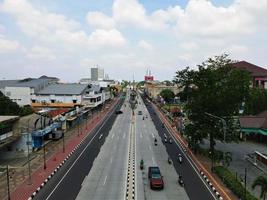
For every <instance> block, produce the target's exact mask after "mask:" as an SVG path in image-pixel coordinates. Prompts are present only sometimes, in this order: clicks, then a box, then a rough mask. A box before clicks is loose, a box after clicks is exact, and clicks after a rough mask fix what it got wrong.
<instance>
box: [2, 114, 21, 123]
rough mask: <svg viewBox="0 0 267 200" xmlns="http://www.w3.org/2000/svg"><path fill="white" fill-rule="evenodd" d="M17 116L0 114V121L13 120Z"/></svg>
mask: <svg viewBox="0 0 267 200" xmlns="http://www.w3.org/2000/svg"><path fill="white" fill-rule="evenodd" d="M17 118H19V116H13V115H0V122H4V121H9V120H14V119H17Z"/></svg>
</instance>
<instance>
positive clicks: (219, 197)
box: [153, 103, 223, 200]
mask: <svg viewBox="0 0 267 200" xmlns="http://www.w3.org/2000/svg"><path fill="white" fill-rule="evenodd" d="M153 106H154V109H155V108H156V110H158V111H159V112H160V113H161V114H162V115H163V116H164V118H165V117H166V116H165V114H164V113H163V112H162V111H161V110H160V109H158V107H157V106H156V105H155V104H154V103H153ZM158 117H159V118H160V116H158ZM160 120H162V119H161V118H160ZM167 121H168V120H167ZM168 122H169V121H168ZM167 128H168V129H169V130H170V132H173V130H172V129H170V128H169V127H167ZM174 138H175V139H176V137H174ZM178 143H180V145H181V148H182V150H183V151H184V152H186V151H187V149H186V147H185V146H184V145H183V144H181V142H180V141H178ZM194 165H196V164H195V163H194ZM196 168H197V169H198V167H197V166H196ZM199 174H200V175H201V176H202V178H203V179H204V180H205V181H206V183H207V184H208V186H209V187H210V188H211V190H212V191H213V193H214V194H215V195H216V197H217V198H218V199H219V200H223V197H222V196H221V194H220V193H219V192H218V191H217V189H216V188H215V187H214V186H213V184H212V182H211V181H210V180H209V179H208V177H207V176H206V175H205V174H204V172H203V171H202V170H201V169H200V170H199Z"/></svg>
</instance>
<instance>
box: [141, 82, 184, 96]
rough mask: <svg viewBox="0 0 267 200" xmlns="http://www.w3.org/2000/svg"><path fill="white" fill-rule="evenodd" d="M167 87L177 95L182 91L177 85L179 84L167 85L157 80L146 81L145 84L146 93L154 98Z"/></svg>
mask: <svg viewBox="0 0 267 200" xmlns="http://www.w3.org/2000/svg"><path fill="white" fill-rule="evenodd" d="M165 89H169V90H171V91H172V92H173V93H174V94H175V95H176V94H178V93H179V92H180V89H179V88H178V87H177V85H170V86H167V85H165V84H162V83H160V82H157V81H146V82H145V84H144V90H145V92H146V94H147V95H148V96H149V97H150V98H153V99H156V98H157V97H158V95H159V94H160V93H161V91H162V90H165Z"/></svg>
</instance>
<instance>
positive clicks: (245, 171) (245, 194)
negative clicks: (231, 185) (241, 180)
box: [245, 168, 247, 200]
mask: <svg viewBox="0 0 267 200" xmlns="http://www.w3.org/2000/svg"><path fill="white" fill-rule="evenodd" d="M246 199H247V168H245V200H246Z"/></svg>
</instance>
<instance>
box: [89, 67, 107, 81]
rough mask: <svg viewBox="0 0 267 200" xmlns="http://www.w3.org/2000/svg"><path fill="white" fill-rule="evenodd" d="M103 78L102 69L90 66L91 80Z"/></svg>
mask: <svg viewBox="0 0 267 200" xmlns="http://www.w3.org/2000/svg"><path fill="white" fill-rule="evenodd" d="M103 79H104V69H102V68H99V67H93V68H91V80H92V81H100V80H103Z"/></svg>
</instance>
